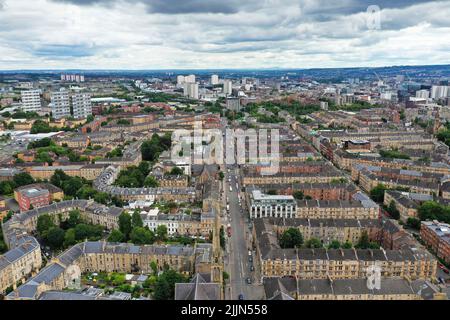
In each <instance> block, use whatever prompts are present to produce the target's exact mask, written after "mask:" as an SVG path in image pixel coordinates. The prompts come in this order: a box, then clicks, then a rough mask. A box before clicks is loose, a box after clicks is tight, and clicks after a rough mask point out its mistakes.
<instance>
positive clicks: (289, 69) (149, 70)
mask: <svg viewBox="0 0 450 320" xmlns="http://www.w3.org/2000/svg"><path fill="white" fill-rule="evenodd" d="M420 67H425V68H427V67H450V62H449V63H446V64H417V65H385V66H377V67H369V66H361V67H315V68H281V67H270V68H269V67H268V68H223V69H219V68H176V69H175V68H161V69H81V68H68V69H64V68H62V69H11V70H9V69H0V73H2V72H39V71H45V72H62V71H66V72H72V71H74V72H75V71H76V72H78V71H88V72H94V71H95V72H103V71H119V72H135V71H141V72H142V71H145V72H153V71H158V72H161V71H219V72H220V71H259V70H267V71H271V70H277V71H297V70H339V69H383V68H420Z"/></svg>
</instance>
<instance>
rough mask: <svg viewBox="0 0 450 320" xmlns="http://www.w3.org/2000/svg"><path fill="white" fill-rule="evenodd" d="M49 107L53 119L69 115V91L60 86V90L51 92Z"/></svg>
mask: <svg viewBox="0 0 450 320" xmlns="http://www.w3.org/2000/svg"><path fill="white" fill-rule="evenodd" d="M51 109H52V115H53V118H55V119H61V118H64V117H69V116H70V102H69V93H68V92H67V91H66V90H65V89H64V88H61V90H60V91H56V92H52V95H51Z"/></svg>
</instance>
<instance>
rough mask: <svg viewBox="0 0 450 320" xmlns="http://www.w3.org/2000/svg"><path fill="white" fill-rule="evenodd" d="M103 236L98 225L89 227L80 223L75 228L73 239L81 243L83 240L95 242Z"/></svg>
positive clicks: (101, 229)
mask: <svg viewBox="0 0 450 320" xmlns="http://www.w3.org/2000/svg"><path fill="white" fill-rule="evenodd" d="M102 234H103V227H102V226H100V225H90V224H84V223H80V224H78V225H77V226H76V227H75V239H76V240H77V241H82V240H85V239H88V240H92V241H97V240H100V239H101V237H102Z"/></svg>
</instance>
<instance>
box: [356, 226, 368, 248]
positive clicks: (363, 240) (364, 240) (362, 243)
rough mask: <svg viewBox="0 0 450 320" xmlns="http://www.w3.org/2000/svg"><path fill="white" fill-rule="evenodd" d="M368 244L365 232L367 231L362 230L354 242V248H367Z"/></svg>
mask: <svg viewBox="0 0 450 320" xmlns="http://www.w3.org/2000/svg"><path fill="white" fill-rule="evenodd" d="M369 245H370V242H369V235H368V234H367V231H366V230H364V231H363V232H362V233H361V237H360V238H359V241H358V243H357V244H356V248H358V249H368V248H369Z"/></svg>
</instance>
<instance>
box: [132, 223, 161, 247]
mask: <svg viewBox="0 0 450 320" xmlns="http://www.w3.org/2000/svg"><path fill="white" fill-rule="evenodd" d="M130 240H131V242H132V243H134V244H152V243H153V242H154V241H155V236H154V234H153V232H151V231H150V230H148V229H147V228H143V227H136V228H133V230H132V231H131V234H130Z"/></svg>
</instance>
